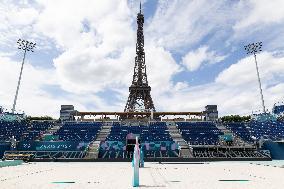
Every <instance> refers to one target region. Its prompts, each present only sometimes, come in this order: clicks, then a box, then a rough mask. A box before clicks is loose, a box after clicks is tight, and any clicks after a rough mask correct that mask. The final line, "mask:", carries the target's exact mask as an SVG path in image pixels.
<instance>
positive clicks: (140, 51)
mask: <svg viewBox="0 0 284 189" xmlns="http://www.w3.org/2000/svg"><path fill="white" fill-rule="evenodd" d="M143 23H144V15H143V14H142V13H141V2H140V12H139V13H138V14H137V25H138V28H137V42H136V57H135V66H134V74H133V81H132V84H131V86H130V87H129V97H128V100H127V102H126V106H125V108H124V112H134V111H136V112H137V111H138V112H150V111H153V112H155V111H156V110H155V106H154V103H153V100H152V97H151V94H150V91H151V87H150V86H149V85H148V80H147V74H146V64H145V52H144V34H143Z"/></svg>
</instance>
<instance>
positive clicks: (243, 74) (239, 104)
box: [159, 52, 284, 115]
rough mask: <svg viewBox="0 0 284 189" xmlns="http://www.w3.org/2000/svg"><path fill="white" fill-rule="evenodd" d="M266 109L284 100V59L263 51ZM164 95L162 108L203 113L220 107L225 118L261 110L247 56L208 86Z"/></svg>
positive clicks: (261, 65)
mask: <svg viewBox="0 0 284 189" xmlns="http://www.w3.org/2000/svg"><path fill="white" fill-rule="evenodd" d="M257 59H258V63H259V71H260V76H261V81H262V84H263V92H264V100H265V104H266V108H267V109H269V110H271V108H272V106H273V104H274V103H275V102H278V101H281V100H283V97H284V95H283V94H284V74H283V73H284V57H283V56H282V57H278V56H276V55H275V54H274V53H268V52H263V53H262V54H259V55H258V56H257ZM170 96H171V97H170V98H169V97H168V95H161V97H160V98H159V105H160V106H161V107H162V109H167V110H172V111H182V110H184V111H187V110H193V111H194V110H195V111H200V110H202V109H203V107H204V106H206V105H207V104H217V105H218V109H219V112H220V114H221V115H224V114H249V113H251V111H252V110H261V109H262V108H261V101H260V94H259V88H258V83H257V76H256V70H255V64H254V59H253V57H246V58H244V59H241V60H239V61H238V62H236V63H235V64H232V65H231V66H230V67H229V68H227V69H225V70H223V72H221V73H220V74H219V75H218V76H217V78H216V80H215V81H214V82H212V83H208V84H206V85H199V86H194V87H188V88H186V89H182V90H179V91H173V93H171V94H170Z"/></svg>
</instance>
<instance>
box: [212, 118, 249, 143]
mask: <svg viewBox="0 0 284 189" xmlns="http://www.w3.org/2000/svg"><path fill="white" fill-rule="evenodd" d="M216 127H217V128H218V129H220V131H222V132H223V133H224V134H228V133H231V134H232V135H233V137H234V143H233V145H236V146H247V145H249V144H248V143H247V142H246V141H244V140H243V139H242V138H241V137H239V136H238V135H236V134H235V133H234V132H232V131H231V130H229V129H228V128H226V127H225V126H224V125H223V124H222V123H216Z"/></svg>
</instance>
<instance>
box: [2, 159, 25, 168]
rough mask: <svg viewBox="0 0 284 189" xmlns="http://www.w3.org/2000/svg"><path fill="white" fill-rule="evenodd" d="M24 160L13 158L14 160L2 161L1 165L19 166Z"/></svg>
mask: <svg viewBox="0 0 284 189" xmlns="http://www.w3.org/2000/svg"><path fill="white" fill-rule="evenodd" d="M22 163H23V160H13V161H0V167H8V166H17V165H21V164H22Z"/></svg>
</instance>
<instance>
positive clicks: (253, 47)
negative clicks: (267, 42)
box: [245, 42, 266, 113]
mask: <svg viewBox="0 0 284 189" xmlns="http://www.w3.org/2000/svg"><path fill="white" fill-rule="evenodd" d="M261 47H262V42H257V43H251V44H248V45H246V46H245V50H246V51H247V54H253V55H254V60H255V67H256V73H257V78H258V84H259V90H260V96H261V102H262V108H263V113H265V112H266V111H265V106H264V99H263V94H262V88H261V82H260V77H259V71H258V65H257V61H256V53H258V52H261V51H262V50H261Z"/></svg>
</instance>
